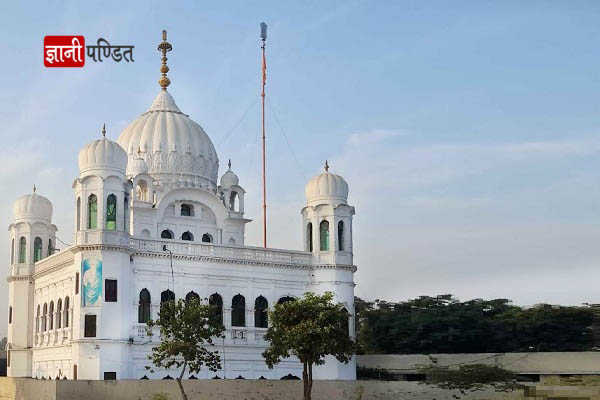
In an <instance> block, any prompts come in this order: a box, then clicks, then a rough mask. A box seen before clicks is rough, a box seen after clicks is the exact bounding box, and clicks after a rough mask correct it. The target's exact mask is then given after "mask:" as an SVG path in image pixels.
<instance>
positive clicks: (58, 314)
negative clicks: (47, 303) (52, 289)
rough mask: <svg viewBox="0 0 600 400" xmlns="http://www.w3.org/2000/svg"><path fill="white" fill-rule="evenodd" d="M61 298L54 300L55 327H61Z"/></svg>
mask: <svg viewBox="0 0 600 400" xmlns="http://www.w3.org/2000/svg"><path fill="white" fill-rule="evenodd" d="M61 317H62V299H58V301H57V302H56V329H60V328H62V318H61Z"/></svg>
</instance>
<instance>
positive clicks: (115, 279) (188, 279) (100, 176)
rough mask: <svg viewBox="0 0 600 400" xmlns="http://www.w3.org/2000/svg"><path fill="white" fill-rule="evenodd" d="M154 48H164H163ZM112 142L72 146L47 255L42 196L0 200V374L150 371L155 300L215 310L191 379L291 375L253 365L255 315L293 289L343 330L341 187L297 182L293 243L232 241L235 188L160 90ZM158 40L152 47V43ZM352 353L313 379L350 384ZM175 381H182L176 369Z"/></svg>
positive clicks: (346, 295) (319, 179)
mask: <svg viewBox="0 0 600 400" xmlns="http://www.w3.org/2000/svg"><path fill="white" fill-rule="evenodd" d="M167 45H168V46H167ZM161 46H162V49H163V66H162V68H161V72H162V73H163V76H162V77H161V79H160V81H159V83H160V85H161V86H162V90H161V91H160V92H159V94H158V96H156V98H155V99H154V102H153V103H152V105H151V106H150V108H149V109H148V110H147V111H146V112H144V113H143V114H142V115H140V116H139V117H138V118H137V119H136V120H135V121H133V122H132V123H131V124H130V125H129V126H128V127H127V128H125V130H124V131H123V132H122V133H121V135H120V136H119V138H118V140H117V141H116V142H113V141H111V140H109V139H107V138H106V137H105V131H104V129H103V132H102V133H103V135H102V137H101V138H100V139H99V140H94V141H92V142H90V143H88V144H87V145H85V146H84V147H83V148H82V149H81V151H80V152H79V159H78V161H79V176H78V177H77V178H76V179H75V181H74V182H73V190H74V197H73V207H75V215H76V220H75V224H74V228H75V235H74V239H73V240H74V244H73V245H72V246H70V247H68V248H66V249H63V250H62V251H57V250H55V243H56V232H57V228H56V226H55V225H53V224H52V204H51V203H50V201H49V200H48V199H47V198H45V197H43V196H41V195H40V194H38V193H36V192H35V188H34V192H33V193H32V194H29V195H26V196H23V197H21V198H19V199H18V200H17V201H16V202H15V204H14V221H13V223H11V224H10V226H9V232H10V239H9V240H10V243H9V244H10V267H9V269H8V271H9V274H8V278H7V280H8V287H9V298H8V306H9V321H8V345H7V350H8V360H7V364H8V366H7V367H8V376H13V377H35V378H45V379H49V378H51V379H57V378H60V379H65V378H66V379H78V378H79V379H141V378H149V379H161V378H165V377H167V376H169V375H170V376H176V371H169V370H157V371H155V372H154V373H150V372H149V371H148V370H147V369H146V368H145V367H146V366H147V365H150V362H149V360H148V357H147V356H148V355H149V354H150V351H151V348H152V347H153V346H154V345H156V343H157V341H158V340H160V335H159V334H158V332H156V333H157V334H155V335H153V336H151V337H149V336H146V331H145V326H146V324H145V323H146V321H148V320H149V319H151V318H156V317H157V313H158V310H159V307H160V303H161V301H165V300H169V299H173V298H176V299H179V298H190V297H191V296H196V297H199V298H201V299H207V301H209V302H210V303H211V304H214V305H216V306H218V307H219V308H220V310H221V318H222V320H223V324H224V326H225V328H226V332H225V339H223V340H221V339H219V340H217V342H216V347H215V348H214V349H215V350H218V351H219V353H220V355H221V358H222V369H221V370H220V371H218V372H216V373H215V372H210V371H209V370H207V369H203V370H202V371H201V372H200V373H199V374H196V376H195V377H196V378H201V379H202V378H204V379H209V378H214V377H215V376H217V377H220V378H227V379H233V378H238V377H243V378H246V379H259V378H267V379H280V378H283V377H290V375H291V376H296V377H300V376H302V366H301V364H300V363H299V362H298V361H297V360H295V359H286V360H284V361H282V362H281V363H280V364H278V365H276V366H275V367H274V369H272V370H270V369H268V368H267V366H266V364H265V362H264V360H263V358H262V356H261V353H262V352H263V351H264V349H265V348H266V342H265V340H264V335H265V332H266V329H267V326H268V314H267V310H268V309H269V308H271V307H272V306H273V305H274V304H276V303H278V302H282V301H290V300H292V299H294V298H297V297H300V296H302V295H303V293H305V292H314V293H319V294H322V293H324V292H327V291H329V292H333V293H334V295H335V301H337V302H339V303H342V304H344V306H345V307H346V309H347V310H348V312H349V315H350V321H349V324H348V325H349V334H350V335H351V336H354V318H353V316H354V280H353V274H354V272H355V271H356V267H355V266H354V264H353V254H352V216H353V215H354V207H352V206H350V205H348V203H347V197H348V185H347V183H346V182H345V181H344V179H342V178H341V177H340V176H339V175H335V174H332V173H330V172H329V171H328V170H327V169H328V168H327V167H326V170H325V172H324V173H322V174H320V175H317V176H315V177H313V178H312V179H311V180H310V181H309V182H308V184H307V185H306V190H305V193H306V206H305V207H304V208H303V209H302V211H301V213H302V218H303V234H302V237H303V238H304V239H303V242H304V243H303V245H304V251H294V250H279V249H271V248H266V249H265V248H261V247H250V246H246V245H245V244H244V227H245V224H246V223H248V222H250V220H249V219H246V218H245V217H244V196H245V191H244V189H243V188H242V186H241V185H240V182H239V179H238V177H237V175H236V174H235V173H234V172H233V171H232V170H231V163H229V169H228V170H227V171H226V172H225V173H224V174H223V175H222V176H221V179H220V181H219V182H217V175H218V170H219V159H218V157H217V153H216V151H215V148H214V146H213V144H212V142H211V140H210V138H209V137H208V135H207V134H206V133H205V132H204V130H203V129H202V128H201V127H200V125H198V124H197V123H196V122H194V121H193V120H192V119H190V118H189V116H188V115H186V114H184V113H183V112H182V111H181V110H180V109H179V108H178V107H177V105H176V104H175V101H174V100H173V97H172V96H171V95H170V94H169V92H167V90H166V88H167V86H168V85H169V80H168V78H167V77H166V72H167V71H168V67H167V66H166V57H165V53H166V51H164V49H165V48H167V47H168V49H169V50H170V45H169V44H168V43H167V42H166V40H165V41H163V43H161ZM161 46H159V49H161ZM355 367H356V365H355V361H354V360H352V362H350V363H349V364H341V363H339V362H338V361H337V360H335V359H334V358H332V357H329V358H328V359H327V362H326V363H325V364H324V365H323V366H319V367H316V368H315V372H314V373H315V378H316V379H355V378H356V372H355ZM187 377H188V378H191V377H192V376H191V375H190V374H188V375H187Z"/></svg>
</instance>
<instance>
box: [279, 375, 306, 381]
mask: <svg viewBox="0 0 600 400" xmlns="http://www.w3.org/2000/svg"><path fill="white" fill-rule="evenodd" d="M280 380H282V381H299V380H301V379H300V378H298V377H297V376H296V375H292V374H287V375H286V376H282V377H281V379H280Z"/></svg>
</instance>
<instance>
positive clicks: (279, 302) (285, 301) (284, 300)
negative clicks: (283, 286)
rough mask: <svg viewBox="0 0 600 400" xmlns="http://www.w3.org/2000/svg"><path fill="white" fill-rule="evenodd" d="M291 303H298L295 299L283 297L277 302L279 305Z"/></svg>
mask: <svg viewBox="0 0 600 400" xmlns="http://www.w3.org/2000/svg"><path fill="white" fill-rule="evenodd" d="M289 301H296V299H295V298H293V297H292V296H283V297H280V298H279V300H277V304H284V303H287V302H289Z"/></svg>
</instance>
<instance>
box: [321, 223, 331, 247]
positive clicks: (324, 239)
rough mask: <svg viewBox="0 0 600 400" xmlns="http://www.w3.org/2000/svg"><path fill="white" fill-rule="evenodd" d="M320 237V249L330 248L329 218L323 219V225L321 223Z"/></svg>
mask: <svg viewBox="0 0 600 400" xmlns="http://www.w3.org/2000/svg"><path fill="white" fill-rule="evenodd" d="M319 233H320V235H319V237H320V240H319V242H320V246H321V247H320V249H321V251H328V250H329V222H328V221H327V220H323V221H322V222H321V225H319Z"/></svg>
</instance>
